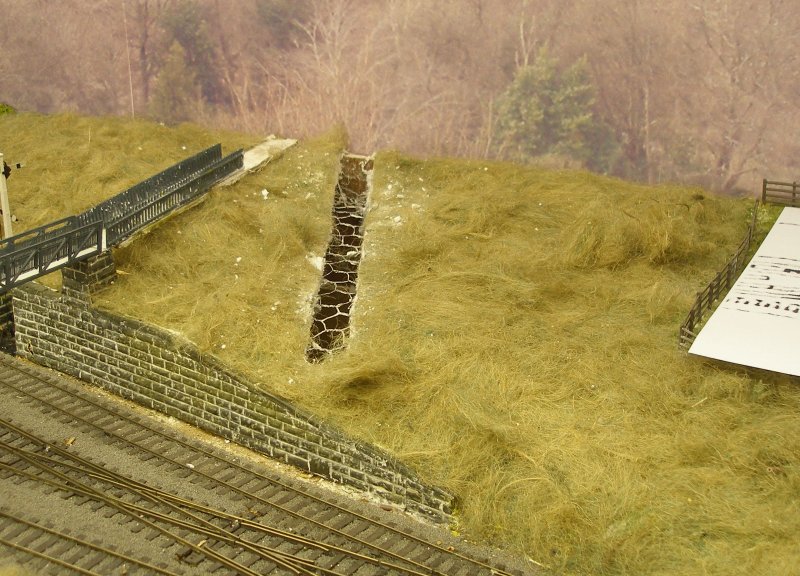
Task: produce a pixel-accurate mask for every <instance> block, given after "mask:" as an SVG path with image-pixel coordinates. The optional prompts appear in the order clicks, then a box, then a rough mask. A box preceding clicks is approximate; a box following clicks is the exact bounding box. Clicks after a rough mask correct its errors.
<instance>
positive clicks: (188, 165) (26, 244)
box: [0, 144, 243, 293]
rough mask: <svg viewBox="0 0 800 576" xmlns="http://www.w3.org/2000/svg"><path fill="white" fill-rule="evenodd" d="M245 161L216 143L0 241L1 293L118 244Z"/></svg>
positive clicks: (190, 198) (237, 153) (195, 195)
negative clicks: (226, 153)
mask: <svg viewBox="0 0 800 576" xmlns="http://www.w3.org/2000/svg"><path fill="white" fill-rule="evenodd" d="M242 166H243V152H242V150H237V151H236V152H234V153H233V154H230V155H229V156H226V157H225V158H223V157H222V147H221V146H220V145H219V144H217V145H215V146H212V147H210V148H208V149H206V150H203V151H202V152H200V153H199V154H195V155H194V156H192V157H190V158H187V159H185V160H182V161H181V162H178V163H177V164H175V165H173V166H171V167H169V168H167V169H166V170H164V171H162V172H159V173H158V174H156V175H155V176H152V177H150V178H148V179H147V180H145V181H143V182H140V183H139V184H136V185H135V186H132V187H131V188H129V189H127V190H125V191H124V192H121V193H119V194H117V195H116V196H114V197H113V198H109V199H108V200H106V201H104V202H101V203H100V204H97V205H96V206H94V207H92V208H90V209H89V210H86V211H85V212H83V213H81V214H78V215H77V216H71V217H69V218H64V219H62V220H57V221H55V222H51V223H50V224H47V225H46V226H41V227H39V228H35V229H33V230H29V231H27V232H23V233H22V234H18V235H16V236H13V237H11V238H7V239H5V240H0V293H2V292H5V291H7V290H9V289H11V288H13V287H14V286H18V285H20V284H23V283H24V282H28V281H30V280H33V279H34V278H37V277H39V276H42V275H43V274H47V273H49V272H52V271H54V270H58V269H59V268H62V267H64V266H66V265H68V264H70V263H73V262H77V261H79V260H83V259H85V258H88V257H90V256H93V255H96V254H99V253H101V252H103V251H105V250H107V249H108V248H110V247H111V246H115V245H117V244H119V243H120V242H122V241H124V240H126V239H128V238H130V237H131V236H132V235H133V234H135V233H136V232H137V231H139V230H141V229H142V228H144V227H146V226H147V225H149V224H151V223H152V222H155V221H156V220H158V219H160V218H163V217H164V216H166V215H167V214H169V213H170V212H172V211H174V210H176V209H178V208H180V207H181V206H184V205H186V204H188V203H190V202H192V201H193V200H195V199H197V198H198V197H200V196H201V195H202V194H203V193H205V192H206V191H207V190H208V189H209V188H211V187H212V186H213V185H214V184H216V183H217V182H219V181H220V180H222V179H223V178H225V177H227V176H229V175H230V174H231V173H233V172H235V171H236V170H238V169H239V168H241V167H242Z"/></svg>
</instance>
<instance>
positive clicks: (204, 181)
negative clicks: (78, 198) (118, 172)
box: [78, 144, 243, 246]
mask: <svg viewBox="0 0 800 576" xmlns="http://www.w3.org/2000/svg"><path fill="white" fill-rule="evenodd" d="M242 165H243V154H242V151H241V150H237V151H236V152H234V153H233V154H231V155H229V156H227V157H225V158H223V157H222V147H221V146H220V145H219V144H217V145H215V146H212V147H211V148H208V149H207V150H204V151H202V152H200V153H199V154H196V155H195V156H192V157H191V158H187V159H186V160H182V161H181V162H178V163H177V164H175V165H174V166H171V167H170V168H167V169H166V170H164V171H163V172H160V173H158V174H156V175H155V176H152V177H151V178H148V179H147V180H145V181H144V182H140V183H139V184H136V185H135V186H133V187H131V188H129V189H128V190H126V191H124V192H121V193H120V194H117V195H116V196H114V197H113V198H109V199H108V200H106V201H105V202H101V203H100V204H98V205H96V206H94V207H93V208H90V209H89V210H87V211H86V212H84V213H83V214H80V215H78V218H79V219H80V221H81V222H93V221H95V220H102V221H103V223H104V224H105V227H106V230H107V234H108V240H107V241H108V245H109V246H115V245H117V244H119V243H120V242H122V241H124V240H126V239H127V238H130V237H131V236H132V235H133V234H135V233H136V232H137V231H139V230H140V229H142V228H144V227H145V226H147V225H148V224H150V223H152V222H154V221H156V220H158V219H160V218H163V217H164V216H166V215H167V214H169V213H170V212H172V211H173V210H175V209H177V208H180V207H181V206H183V205H185V204H187V203H189V202H191V201H192V200H194V199H195V198H197V197H199V196H200V195H201V194H203V193H204V192H206V191H207V190H208V189H209V188H210V187H211V186H213V185H214V184H215V183H216V182H218V181H219V180H221V179H222V178H224V177H226V176H228V175H229V174H231V173H232V172H234V171H236V170H237V169H239V168H241V167H242Z"/></svg>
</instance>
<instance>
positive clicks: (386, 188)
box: [0, 114, 800, 574]
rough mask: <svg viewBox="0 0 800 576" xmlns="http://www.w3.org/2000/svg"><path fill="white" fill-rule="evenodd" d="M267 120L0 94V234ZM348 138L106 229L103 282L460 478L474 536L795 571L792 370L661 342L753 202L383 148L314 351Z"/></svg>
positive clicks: (573, 558)
mask: <svg viewBox="0 0 800 576" xmlns="http://www.w3.org/2000/svg"><path fill="white" fill-rule="evenodd" d="M289 136H291V135H289ZM262 139H263V138H261V137H259V136H253V135H241V134H232V133H214V132H212V131H209V130H205V129H203V128H201V127H197V126H191V125H181V126H178V127H165V126H160V125H157V124H151V123H147V122H143V121H132V120H123V119H115V118H84V117H77V116H70V115H66V116H52V117H47V116H36V115H27V114H17V115H9V116H3V117H0V149H1V150H2V152H3V153H4V154H5V156H6V158H8V159H9V160H13V161H15V162H16V161H22V162H24V163H25V167H24V168H23V169H21V170H18V171H16V172H15V173H13V174H12V176H11V178H10V180H9V195H10V199H11V207H12V211H13V212H14V214H15V215H16V216H17V218H18V219H19V222H18V223H17V224H16V226H17V229H15V231H23V230H24V229H26V228H32V227H35V226H38V225H41V224H44V223H46V222H48V221H50V220H53V219H56V218H59V217H63V216H66V215H69V214H73V213H76V212H78V211H80V210H83V209H85V208H87V207H89V206H91V205H93V204H94V203H96V202H98V201H99V200H101V199H104V198H107V197H109V196H112V195H113V194H116V193H117V192H119V191H121V190H123V189H125V188H126V187H127V186H130V185H131V184H134V183H136V182H138V181H140V180H143V179H145V178H147V177H148V176H150V175H152V174H153V173H155V172H157V171H158V170H161V169H163V168H164V167H166V166H169V165H170V164H172V163H174V162H176V161H178V160H180V159H181V158H183V157H186V156H188V155H190V154H192V153H195V152H197V151H199V150H201V149H203V148H204V147H206V146H209V145H211V144H214V143H216V142H221V143H222V145H223V149H224V150H226V151H230V150H233V149H235V148H239V147H245V148H247V147H249V146H252V145H254V144H256V143H257V142H259V141H260V140H262ZM346 149H347V140H346V135H345V134H344V133H343V132H342V131H341V130H332V131H330V132H329V133H326V134H324V135H322V136H319V137H318V138H316V139H313V140H308V141H301V142H299V143H298V144H297V145H296V146H294V147H292V148H290V149H289V150H287V151H286V152H284V153H283V155H282V156H281V157H279V158H277V159H275V160H273V161H272V162H270V163H269V164H268V165H267V166H265V167H264V168H263V169H262V170H261V171H260V172H258V173H255V174H251V175H248V176H247V177H245V178H243V179H242V180H240V181H239V182H238V183H237V184H235V185H233V186H230V187H218V188H216V189H214V190H212V191H211V193H210V194H209V195H208V197H207V198H206V200H205V201H204V202H202V203H201V204H199V205H198V206H196V207H194V208H192V209H190V210H187V211H184V212H182V213H180V214H178V215H176V216H174V217H172V218H170V219H168V220H167V221H166V222H164V223H163V224H162V225H160V226H158V227H155V228H154V229H153V230H152V231H151V232H150V233H149V234H146V235H144V236H142V237H140V238H138V239H136V240H135V241H134V242H132V243H131V244H129V245H128V246H126V247H124V248H121V249H118V250H117V251H115V253H114V259H115V261H116V264H117V268H118V271H119V273H120V276H119V278H118V279H117V281H116V283H115V284H114V285H113V286H112V287H111V288H109V289H107V290H106V291H104V292H102V293H101V294H99V297H98V299H99V305H100V306H102V307H104V308H107V309H111V310H114V311H116V312H120V313H123V314H126V315H130V316H135V317H137V318H139V319H142V320H144V321H147V322H151V323H154V324H157V325H159V326H163V327H165V328H169V329H171V330H175V331H177V332H180V333H181V334H183V335H184V336H185V337H186V338H188V339H189V340H191V341H193V342H194V343H196V344H197V345H198V346H199V347H200V348H201V349H203V350H205V351H208V352H210V353H213V354H214V355H215V356H217V357H218V358H219V359H221V360H222V361H223V362H225V363H227V364H229V365H230V366H232V367H234V368H235V369H236V370H238V371H240V372H241V373H243V374H246V375H248V376H249V377H250V378H251V379H252V380H253V381H255V382H258V383H260V385H262V386H263V387H264V388H265V389H267V390H270V391H272V392H275V393H278V394H280V395H282V396H284V397H286V398H288V399H290V400H292V401H294V402H296V403H297V404H298V405H301V406H303V407H305V408H307V409H309V410H311V411H313V412H315V413H317V414H319V415H320V416H322V417H323V418H325V419H327V420H329V421H331V422H332V423H334V424H335V425H337V426H339V427H340V428H342V429H344V430H345V431H346V432H347V433H349V434H350V435H352V436H354V437H357V438H359V439H361V440H364V441H367V442H371V443H374V444H376V445H378V446H380V447H382V448H384V449H386V450H388V451H389V452H391V453H392V454H394V455H396V456H397V457H398V458H399V459H401V460H402V461H404V462H406V463H407V464H409V465H410V466H412V467H413V468H414V469H415V470H416V471H418V473H419V474H420V475H421V476H422V477H423V478H424V479H425V480H426V481H428V482H430V483H432V484H435V485H439V486H442V487H443V488H446V489H447V490H449V491H451V492H452V493H454V494H455V495H456V496H457V499H458V506H459V508H458V512H457V521H458V525H457V526H454V529H457V530H459V531H461V532H462V533H464V534H465V535H467V537H469V538H472V539H475V540H480V541H485V542H490V543H492V544H495V545H499V546H502V547H505V548H507V549H510V550H512V551H515V552H517V553H520V554H524V555H526V556H527V557H529V558H530V559H532V560H533V561H535V562H537V563H539V564H541V565H544V566H547V567H550V568H553V569H554V570H557V571H562V572H564V573H568V574H573V573H574V574H641V573H648V574H753V573H760V574H786V573H790V572H791V571H792V570H793V569H794V567H795V566H796V565H797V564H798V562H800V549H798V547H797V543H796V542H797V540H796V537H797V534H798V533H800V515H799V514H798V513H797V512H798V509H797V507H798V502H799V501H798V497H797V495H798V494H799V493H800V387H798V383H797V380H796V379H792V378H790V377H786V376H780V375H775V374H769V373H765V372H756V371H750V370H746V369H744V368H740V367H736V366H732V365H722V364H714V363H711V362H708V361H704V360H702V359H699V358H696V357H690V356H688V355H687V354H686V352H685V351H683V350H680V349H679V348H678V346H677V334H678V327H679V326H680V324H681V322H682V320H683V318H684V316H685V315H686V313H687V311H688V309H689V308H690V306H691V305H692V302H693V299H694V296H695V294H696V292H697V291H698V290H700V289H702V287H703V286H704V284H705V283H707V282H708V281H709V280H710V279H711V278H712V277H713V276H714V274H715V273H716V271H717V270H718V269H720V268H721V267H722V266H723V265H724V264H725V262H726V260H727V258H728V257H729V256H730V254H731V253H732V252H733V251H734V250H735V249H736V246H737V245H738V243H739V242H740V240H741V238H742V236H743V235H744V233H745V231H746V229H747V226H748V224H749V222H750V219H751V216H752V214H751V210H752V206H753V204H752V201H751V200H749V199H731V198H726V197H718V196H714V195H712V194H710V193H708V192H705V191H703V190H701V189H697V188H686V187H680V186H666V185H664V186H657V187H647V186H642V185H638V184H632V183H628V182H624V181H620V180H616V179H611V178H606V177H602V176H598V175H594V174H590V173H586V172H575V171H552V170H545V169H542V168H537V167H535V166H522V165H514V164H506V163H497V162H491V161H487V160H455V159H420V158H412V157H408V156H406V155H403V154H400V153H396V152H391V151H378V152H377V153H376V154H375V157H374V171H373V177H372V190H371V193H370V197H369V206H368V211H367V214H366V218H365V228H364V232H365V237H364V252H363V259H362V262H361V265H360V269H359V276H358V291H357V296H356V301H355V304H354V307H353V317H352V320H351V334H350V337H349V339H348V341H347V346H346V348H345V349H344V350H343V351H340V352H337V353H336V354H333V355H332V356H330V357H329V358H327V359H325V360H324V361H322V362H319V363H309V362H308V361H307V360H306V356H305V350H306V347H307V346H308V339H309V329H310V325H311V318H312V306H313V301H314V298H315V296H316V292H317V289H318V287H319V283H320V275H321V272H320V270H319V267H318V263H319V259H320V258H321V257H322V256H323V255H324V253H325V249H326V246H327V243H328V239H329V236H330V233H331V224H332V221H331V205H332V201H333V192H334V187H335V184H336V179H337V172H338V167H339V159H340V157H341V155H342V153H343V152H344V151H345V150H346ZM57 276H58V275H57V274H54V275H53V277H47V278H45V279H44V282H45V283H47V284H50V285H57V283H58V278H57Z"/></svg>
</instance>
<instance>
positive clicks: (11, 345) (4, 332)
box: [0, 292, 17, 354]
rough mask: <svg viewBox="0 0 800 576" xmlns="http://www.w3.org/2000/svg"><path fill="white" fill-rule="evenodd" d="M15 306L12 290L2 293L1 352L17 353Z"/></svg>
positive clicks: (0, 302) (0, 318) (0, 295)
mask: <svg viewBox="0 0 800 576" xmlns="http://www.w3.org/2000/svg"><path fill="white" fill-rule="evenodd" d="M16 350H17V347H16V342H15V340H14V308H13V300H12V297H11V292H3V293H2V294H0V352H5V353H6V354H15V353H16Z"/></svg>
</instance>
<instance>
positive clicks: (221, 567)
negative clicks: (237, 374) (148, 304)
mask: <svg viewBox="0 0 800 576" xmlns="http://www.w3.org/2000/svg"><path fill="white" fill-rule="evenodd" d="M2 389H6V392H7V393H8V392H9V391H11V392H12V393H13V394H14V395H15V396H16V397H17V398H18V399H20V401H22V402H25V403H30V404H35V405H36V406H37V409H40V410H44V411H47V412H48V414H49V415H51V417H52V418H54V419H56V420H59V421H68V422H72V423H73V424H72V425H73V426H76V427H79V428H80V429H81V430H82V433H87V434H93V435H96V436H101V435H102V436H103V437H105V439H106V441H107V442H108V443H110V444H112V445H114V446H116V447H118V448H119V449H121V450H124V451H125V453H126V454H127V455H129V456H130V457H132V458H136V459H138V460H142V461H148V462H149V463H150V464H151V465H153V466H157V467H159V469H161V468H163V469H164V470H165V472H166V471H170V472H171V473H173V474H178V475H181V476H183V477H184V478H185V481H186V482H188V483H190V484H191V485H193V486H196V487H197V488H201V489H202V490H203V491H205V493H207V494H212V495H216V496H212V497H209V499H211V500H215V501H216V500H217V499H219V500H220V501H221V502H223V503H222V504H215V503H214V502H202V503H201V502H199V501H197V500H196V499H188V498H184V497H181V496H180V494H176V493H175V492H174V491H170V490H166V489H162V488H161V487H158V486H154V485H152V483H149V484H148V483H144V482H142V481H138V480H135V479H133V478H130V477H127V475H124V474H119V473H115V472H113V471H111V470H108V469H106V468H105V467H103V466H102V465H100V464H98V463H96V462H93V461H90V460H88V459H87V458H85V457H81V456H79V455H77V454H76V453H75V451H74V450H72V449H70V448H67V447H64V446H63V445H62V446H60V445H58V443H54V442H50V441H48V440H47V439H44V438H41V437H39V434H38V433H33V432H32V431H30V430H26V429H25V428H24V426H22V425H20V424H19V423H14V422H11V421H9V420H7V419H2V420H0V475H8V474H13V475H15V476H16V477H18V478H19V479H20V481H21V482H37V483H40V484H42V485H45V486H46V487H47V489H48V490H51V491H58V492H59V493H62V494H68V495H72V496H70V497H71V498H76V499H82V501H83V502H84V503H83V504H82V505H86V506H92V507H97V508H98V509H103V510H106V511H107V512H106V514H118V515H119V516H120V517H121V518H124V519H126V520H125V521H126V522H131V521H133V522H138V523H141V524H142V526H143V528H142V529H143V530H146V531H147V532H148V534H150V536H149V537H152V538H161V539H163V540H164V541H165V542H166V543H167V545H168V546H169V547H170V549H177V550H178V551H177V552H175V554H176V556H177V557H178V558H179V559H180V560H181V562H182V563H183V564H187V563H190V564H191V563H195V564H198V565H199V566H198V569H202V571H203V572H205V573H225V574H247V575H249V574H267V573H293V574H326V575H337V574H415V575H416V574H426V575H427V574H447V575H448V576H449V575H458V574H465V575H466V574H498V575H503V574H509V572H506V571H504V569H501V568H500V567H497V566H492V565H490V563H489V561H488V558H474V557H472V556H471V555H468V554H467V553H465V552H464V551H459V550H456V549H455V548H454V547H453V546H448V545H446V544H444V545H435V544H431V543H430V542H428V540H427V539H425V538H424V537H421V536H418V535H416V534H414V533H412V531H410V530H407V529H401V528H400V527H399V526H392V525H390V524H389V523H388V522H386V521H382V520H380V519H378V518H373V517H368V516H367V515H366V514H361V513H357V512H354V511H352V510H349V509H346V508H345V507H344V506H343V505H342V504H341V503H339V502H336V501H335V499H332V498H331V497H323V496H322V495H321V494H317V493H314V490H313V489H311V488H308V487H305V486H303V484H302V483H301V482H299V481H297V482H295V481H290V482H285V481H281V480H280V479H278V478H277V477H271V476H267V475H265V474H264V473H262V472H259V471H257V470H254V469H253V468H252V467H250V466H247V465H245V464H243V463H237V462H233V461H232V459H231V457H230V455H224V454H222V453H219V452H218V451H216V450H214V449H211V448H210V447H207V446H205V445H203V444H202V443H201V442H200V441H197V442H194V441H191V442H186V441H182V440H178V439H176V438H175V437H174V433H173V434H170V433H169V430H168V429H167V428H166V427H165V428H164V429H158V428H155V427H153V426H151V425H148V424H147V423H145V422H144V421H143V419H139V418H135V417H127V416H124V415H122V414H116V413H115V412H113V411H112V410H110V409H109V407H108V405H107V404H106V403H104V402H102V401H99V400H98V399H96V398H93V397H92V396H91V395H90V394H87V393H86V392H78V393H76V391H75V390H74V389H72V388H67V385H66V384H65V383H64V381H63V380H61V379H60V378H57V377H50V376H48V375H41V374H40V373H38V371H36V370H32V369H28V368H27V367H25V368H23V367H22V365H21V364H19V363H18V362H16V361H13V360H11V359H8V358H0V392H2ZM187 464H188V465H189V466H187ZM217 497H218V498H217ZM229 501H234V502H238V504H236V506H234V507H233V509H232V508H231V506H229V505H226V504H224V502H229ZM234 510H239V511H241V510H247V511H248V513H247V514H242V513H241V512H236V511H234ZM9 518H10V514H9V513H7V512H4V511H3V510H2V509H0V546H2V545H5V546H10V547H14V546H15V545H16V546H25V547H30V546H31V544H29V543H28V544H24V543H23V544H19V543H16V544H15V542H14V541H12V539H10V538H8V537H7V536H4V532H3V531H2V526H3V522H4V519H5V520H6V521H7V522H8V521H9ZM11 523H12V524H15V525H17V526H19V525H20V524H19V523H18V522H11ZM28 529H30V530H36V529H38V530H41V527H39V528H33V527H30V526H29V527H28ZM48 539H50V540H52V539H57V538H56V536H55V535H53V534H49V535H48V536H47V538H42V540H43V541H48ZM9 543H10V544H9ZM18 550H19V549H18ZM20 551H21V552H24V553H29V554H32V555H35V554H47V550H46V547H45V549H41V550H40V549H34V548H31V549H30V550H24V551H23V550H20ZM93 553H97V554H99V555H102V553H101V552H100V551H97V550H95V552H93ZM114 554H117V556H118V557H116V560H113V559H112V560H109V561H111V562H117V564H118V565H122V564H125V565H126V566H127V567H128V568H127V570H128V571H129V572H128V573H133V572H135V570H137V569H139V568H137V567H138V566H139V564H141V561H138V562H139V564H137V560H135V559H131V558H127V557H125V556H124V555H123V554H121V553H119V552H114ZM81 569H82V570H88V572H85V573H108V572H107V570H105V569H104V570H101V571H100V572H93V571H92V570H91V569H90V568H88V569H87V568H81ZM158 569H159V570H161V572H160V573H164V574H171V572H169V570H168V569H167V568H166V567H164V566H162V567H160V568H158ZM141 570H144V572H143V573H146V572H147V570H146V569H144V568H141ZM78 572H79V573H84V572H80V570H78ZM152 572H153V570H152V569H151V570H150V573H152Z"/></svg>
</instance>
